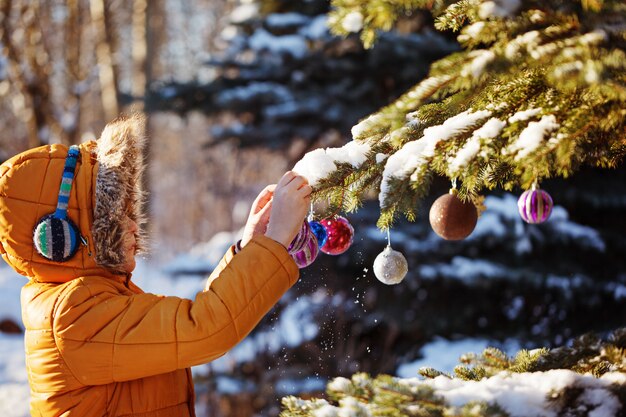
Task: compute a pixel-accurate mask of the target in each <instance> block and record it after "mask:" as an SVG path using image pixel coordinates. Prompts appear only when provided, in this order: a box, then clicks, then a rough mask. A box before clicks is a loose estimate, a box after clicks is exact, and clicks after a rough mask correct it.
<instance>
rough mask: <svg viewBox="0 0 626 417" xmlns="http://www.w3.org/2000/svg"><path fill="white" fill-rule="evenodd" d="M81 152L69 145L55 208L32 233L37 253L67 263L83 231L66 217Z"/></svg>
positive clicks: (39, 222) (40, 220) (38, 223)
mask: <svg viewBox="0 0 626 417" xmlns="http://www.w3.org/2000/svg"><path fill="white" fill-rule="evenodd" d="M79 153H80V151H79V149H78V146H76V145H73V146H70V149H69V151H68V152H67V157H66V158H65V167H64V168H63V177H62V179H61V187H60V189H59V198H58V200H57V208H56V211H55V212H54V213H51V214H48V215H46V216H44V217H42V218H41V219H39V221H38V222H37V226H35V231H34V233H33V242H34V244H35V249H37V252H38V253H39V254H40V255H41V256H43V257H44V258H46V259H49V260H51V261H54V262H65V261H67V260H68V259H70V258H71V257H72V256H74V254H75V253H76V251H77V250H78V245H79V243H80V239H81V236H80V230H79V229H78V227H77V226H76V225H75V224H74V223H73V222H72V221H71V220H70V219H69V218H68V217H67V204H68V202H69V200H70V192H71V191H72V182H73V181H74V172H75V170H76V161H77V159H78V155H79Z"/></svg>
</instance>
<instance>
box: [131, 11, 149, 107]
mask: <svg viewBox="0 0 626 417" xmlns="http://www.w3.org/2000/svg"><path fill="white" fill-rule="evenodd" d="M147 14H148V1H147V0H134V1H133V20H132V33H133V35H132V38H133V43H132V48H133V49H132V56H133V85H132V91H131V93H132V95H133V98H134V99H135V100H138V99H139V100H141V102H142V107H143V104H144V100H145V94H146V83H147V82H148V74H147V69H148V68H147V67H148V65H147V64H148V62H147V60H146V58H147V54H148V46H147V38H148V32H149V31H150V27H149V26H148V16H147Z"/></svg>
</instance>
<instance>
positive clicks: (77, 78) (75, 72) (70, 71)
mask: <svg viewBox="0 0 626 417" xmlns="http://www.w3.org/2000/svg"><path fill="white" fill-rule="evenodd" d="M67 9H68V18H67V24H66V28H65V65H66V66H67V70H66V76H65V79H66V88H67V93H68V96H70V97H72V99H71V100H69V99H68V101H70V102H69V103H68V104H69V111H70V112H71V113H72V115H71V117H72V124H71V126H67V125H66V126H65V130H66V132H67V136H68V139H69V141H70V143H72V144H77V143H79V142H80V135H79V133H80V126H81V123H80V122H81V116H82V114H81V100H82V96H83V88H81V87H80V86H79V84H80V83H82V82H84V81H85V78H86V75H85V73H84V71H83V70H82V67H81V59H80V57H81V43H82V33H83V32H82V31H83V26H82V22H81V20H82V19H81V8H80V1H79V0H67Z"/></svg>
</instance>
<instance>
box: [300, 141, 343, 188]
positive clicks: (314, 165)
mask: <svg viewBox="0 0 626 417" xmlns="http://www.w3.org/2000/svg"><path fill="white" fill-rule="evenodd" d="M336 169H337V165H335V161H334V160H333V158H331V157H330V155H328V154H327V153H326V151H325V150H324V149H321V148H320V149H315V150H313V151H311V152H308V153H307V154H306V155H304V157H303V158H302V159H301V160H300V161H298V162H297V163H296V165H295V166H294V167H293V171H294V172H297V173H298V174H300V175H302V176H303V177H305V178H306V179H307V181H308V182H309V185H311V186H315V185H316V184H317V183H318V181H319V180H321V179H323V178H326V177H327V176H329V175H330V173H331V172H333V171H335V170H336Z"/></svg>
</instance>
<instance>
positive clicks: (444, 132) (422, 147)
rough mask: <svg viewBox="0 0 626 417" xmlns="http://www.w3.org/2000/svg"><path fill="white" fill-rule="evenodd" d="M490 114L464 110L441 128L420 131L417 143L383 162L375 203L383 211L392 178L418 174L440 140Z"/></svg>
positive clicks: (408, 144) (407, 144)
mask: <svg viewBox="0 0 626 417" xmlns="http://www.w3.org/2000/svg"><path fill="white" fill-rule="evenodd" d="M490 115H491V112H490V111H487V110H479V111H477V112H472V111H471V109H470V110H466V111H464V112H462V113H459V114H457V115H455V116H453V117H450V118H449V119H447V120H446V121H445V122H443V124H441V125H437V126H431V127H429V128H427V129H425V130H424V136H422V137H421V138H420V139H418V140H415V141H412V142H408V143H406V144H405V145H404V146H403V147H402V148H401V149H400V150H398V151H397V152H396V153H395V154H393V155H391V156H390V157H389V159H387V163H386V164H385V169H384V171H383V179H382V183H381V185H380V194H379V202H380V206H381V207H384V205H385V201H386V199H387V193H388V191H389V183H390V181H391V179H392V178H398V179H405V178H406V177H408V176H409V175H411V174H412V173H415V172H418V170H420V169H421V168H423V166H424V165H425V164H426V163H427V162H428V159H429V158H431V157H433V156H434V154H435V147H436V146H437V144H438V143H439V142H440V141H442V140H447V139H450V138H453V137H455V136H456V135H458V134H459V133H461V132H463V131H464V130H465V129H467V128H468V127H470V126H472V125H474V124H476V122H478V121H479V120H481V119H484V118H486V117H489V116H490Z"/></svg>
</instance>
